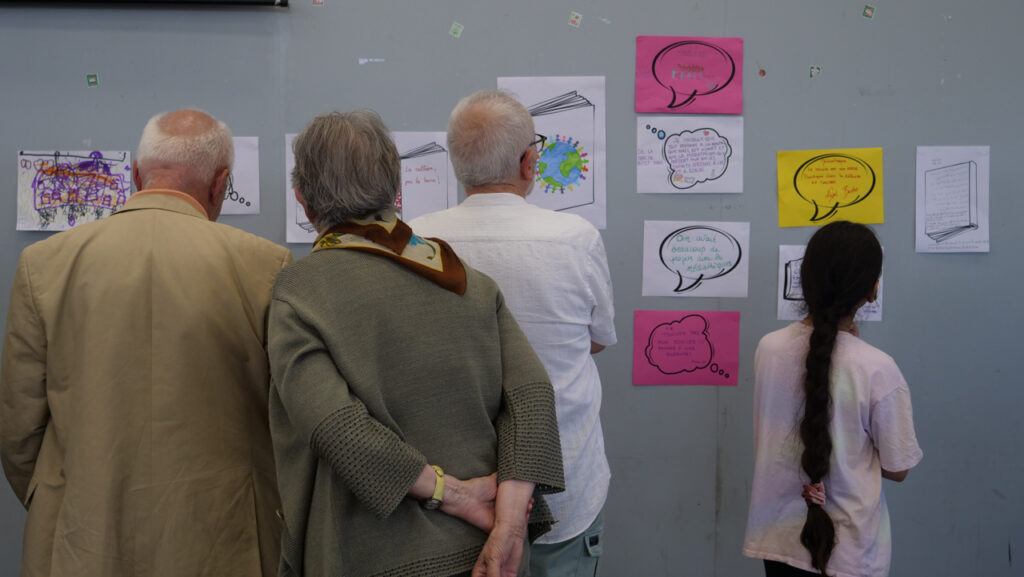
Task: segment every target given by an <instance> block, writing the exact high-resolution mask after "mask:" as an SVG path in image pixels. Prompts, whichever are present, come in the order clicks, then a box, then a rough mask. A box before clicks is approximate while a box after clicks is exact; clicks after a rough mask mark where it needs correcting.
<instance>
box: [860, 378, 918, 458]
mask: <svg viewBox="0 0 1024 577" xmlns="http://www.w3.org/2000/svg"><path fill="white" fill-rule="evenodd" d="M871 438H872V439H873V440H874V443H875V448H876V449H878V457H879V461H880V462H881V465H882V468H883V469H885V470H886V471H893V472H899V471H906V470H908V469H910V468H912V467H913V466H914V465H917V464H918V463H919V462H920V461H921V457H923V456H924V453H923V452H922V451H921V447H920V446H918V444H917V435H916V434H915V432H914V412H913V409H912V407H911V406H910V390H909V389H907V386H906V385H902V386H899V387H897V388H896V389H895V390H893V391H892V392H891V393H889V394H888V395H886V396H885V397H883V398H882V399H881V400H879V401H878V402H877V403H875V406H874V407H872V409H871Z"/></svg>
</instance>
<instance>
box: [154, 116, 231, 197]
mask: <svg viewBox="0 0 1024 577" xmlns="http://www.w3.org/2000/svg"><path fill="white" fill-rule="evenodd" d="M190 112H196V113H200V114H203V115H206V116H208V117H209V118H210V120H212V121H213V124H212V125H211V126H210V127H209V128H204V127H202V126H201V125H198V122H196V123H194V124H193V123H192V122H189V123H187V124H189V126H186V127H185V129H184V130H182V131H181V133H177V134H172V133H169V132H167V131H166V130H165V129H164V126H163V120H164V118H165V117H166V116H167V114H168V113H167V112H161V113H160V114H157V115H156V116H154V117H153V118H150V119H149V122H147V123H146V127H145V128H144V129H143V130H142V139H141V140H140V141H139V148H138V150H136V151H135V160H136V161H137V162H138V163H139V165H144V164H146V163H149V162H160V163H168V164H177V165H181V166H186V167H188V168H190V169H191V172H192V176H193V177H194V178H195V179H196V180H198V181H200V182H203V183H207V182H211V181H212V180H213V179H214V177H215V176H216V174H217V171H219V170H222V169H224V168H227V169H229V170H230V169H231V168H232V166H234V163H235V147H234V143H233V142H232V140H231V129H229V128H228V125H227V124H224V123H223V122H221V121H219V120H216V119H214V118H213V117H212V116H209V115H208V114H206V113H205V112H203V111H201V110H191V111H190Z"/></svg>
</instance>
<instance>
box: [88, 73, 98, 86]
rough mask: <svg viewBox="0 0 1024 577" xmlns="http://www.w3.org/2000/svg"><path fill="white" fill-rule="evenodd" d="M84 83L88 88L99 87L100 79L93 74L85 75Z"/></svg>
mask: <svg viewBox="0 0 1024 577" xmlns="http://www.w3.org/2000/svg"><path fill="white" fill-rule="evenodd" d="M85 83H86V84H88V85H89V86H99V85H100V77H99V76H97V75H95V74H86V75H85Z"/></svg>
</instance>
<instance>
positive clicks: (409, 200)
mask: <svg viewBox="0 0 1024 577" xmlns="http://www.w3.org/2000/svg"><path fill="white" fill-rule="evenodd" d="M392 137H393V138H394V139H395V146H397V147H398V154H399V156H400V157H401V158H402V189H401V192H400V193H399V195H398V199H397V200H396V202H395V204H396V205H397V206H398V209H399V210H400V211H401V214H402V220H405V221H406V222H408V221H410V220H412V219H414V218H416V217H417V216H422V215H424V214H428V213H431V212H436V211H439V210H444V209H446V208H450V207H452V206H455V205H456V204H458V202H459V184H458V182H457V181H456V180H455V169H454V168H452V164H451V161H450V159H449V157H448V150H447V149H446V147H447V142H446V140H447V136H446V134H445V133H444V132H393V133H392Z"/></svg>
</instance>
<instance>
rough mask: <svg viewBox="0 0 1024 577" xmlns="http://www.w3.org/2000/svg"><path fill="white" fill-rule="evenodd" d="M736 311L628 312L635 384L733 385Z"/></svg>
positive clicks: (737, 344)
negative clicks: (631, 328) (631, 336)
mask: <svg viewBox="0 0 1024 577" xmlns="http://www.w3.org/2000/svg"><path fill="white" fill-rule="evenodd" d="M739 351H740V313H739V312H727V311H691V312H687V311H633V384H634V385H714V386H723V385H724V386H733V387H734V386H736V384H737V383H738V382H739V379H738V376H737V373H738V372H739V367H740V352H739Z"/></svg>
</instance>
